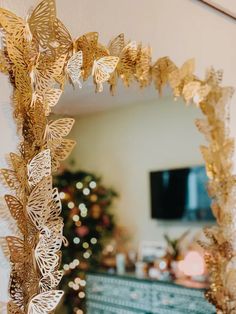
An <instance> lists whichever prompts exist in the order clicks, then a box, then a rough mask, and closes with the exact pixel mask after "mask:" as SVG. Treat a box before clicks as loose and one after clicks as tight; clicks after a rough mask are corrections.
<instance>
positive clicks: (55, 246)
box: [35, 235, 62, 277]
mask: <svg viewBox="0 0 236 314" xmlns="http://www.w3.org/2000/svg"><path fill="white" fill-rule="evenodd" d="M61 245H62V238H61V236H55V237H52V236H51V237H50V238H48V237H47V236H44V235H41V237H40V239H39V242H38V244H37V246H36V249H35V259H36V262H37V265H38V267H39V270H40V272H41V274H42V275H43V276H44V277H45V276H48V275H49V274H51V273H52V272H54V271H55V269H56V268H57V266H58V264H59V255H58V254H57V253H58V252H59V251H60V248H61Z"/></svg>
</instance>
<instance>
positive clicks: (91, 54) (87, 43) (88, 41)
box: [77, 32, 98, 81]
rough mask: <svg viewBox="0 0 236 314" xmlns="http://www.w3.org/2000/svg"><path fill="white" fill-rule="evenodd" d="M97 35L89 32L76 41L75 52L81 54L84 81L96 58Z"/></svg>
mask: <svg viewBox="0 0 236 314" xmlns="http://www.w3.org/2000/svg"><path fill="white" fill-rule="evenodd" d="M97 50H98V33H97V32H90V33H87V34H84V35H82V36H81V37H79V38H78V40H77V51H82V53H83V66H82V71H83V80H84V81H86V80H87V79H88V77H89V76H90V74H91V72H92V68H93V62H94V60H95V58H96V57H98V55H97V53H98V51H97Z"/></svg>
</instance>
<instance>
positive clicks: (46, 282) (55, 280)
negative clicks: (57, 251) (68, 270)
mask: <svg viewBox="0 0 236 314" xmlns="http://www.w3.org/2000/svg"><path fill="white" fill-rule="evenodd" d="M62 276H63V271H62V270H58V271H55V272H54V273H51V274H50V275H48V276H45V277H43V278H42V279H41V280H40V282H39V287H40V292H46V291H49V290H52V289H55V288H56V287H57V286H58V285H59V283H60V281H61V279H62Z"/></svg>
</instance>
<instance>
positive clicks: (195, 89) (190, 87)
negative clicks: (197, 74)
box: [183, 81, 211, 105]
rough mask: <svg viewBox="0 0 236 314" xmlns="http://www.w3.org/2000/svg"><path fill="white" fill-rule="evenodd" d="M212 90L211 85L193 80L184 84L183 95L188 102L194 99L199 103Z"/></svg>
mask: <svg viewBox="0 0 236 314" xmlns="http://www.w3.org/2000/svg"><path fill="white" fill-rule="evenodd" d="M210 90H211V86H210V85H208V84H204V85H202V83H201V82H200V81H192V82H190V83H188V84H186V85H185V86H184V88H183V97H184V100H185V101H186V103H187V104H188V103H189V102H190V101H191V100H193V102H194V103H195V104H196V105H198V104H199V103H200V102H202V101H203V100H204V99H205V98H206V97H207V95H208V94H209V92H210Z"/></svg>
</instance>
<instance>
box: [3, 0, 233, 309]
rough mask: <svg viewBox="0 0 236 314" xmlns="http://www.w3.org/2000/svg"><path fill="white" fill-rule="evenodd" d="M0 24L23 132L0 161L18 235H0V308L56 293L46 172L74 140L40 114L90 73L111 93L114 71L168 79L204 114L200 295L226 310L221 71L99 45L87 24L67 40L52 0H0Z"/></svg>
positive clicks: (229, 240)
mask: <svg viewBox="0 0 236 314" xmlns="http://www.w3.org/2000/svg"><path fill="white" fill-rule="evenodd" d="M0 31H1V38H2V47H1V50H0V71H1V72H3V73H5V74H8V75H9V78H10V82H11V84H12V85H13V105H14V113H15V118H16V121H17V124H18V127H19V134H20V135H21V136H22V141H21V143H20V146H19V152H18V153H17V154H15V153H11V154H10V158H9V162H10V168H9V169H1V176H2V178H3V180H4V181H5V183H6V184H7V186H8V187H9V188H10V190H11V191H12V193H13V195H5V201H6V205H7V207H8V208H9V213H10V215H11V219H13V220H14V222H15V224H16V225H17V227H18V236H8V237H7V238H6V239H5V240H6V242H4V239H0V240H1V245H2V248H3V249H4V252H5V253H6V254H8V255H9V259H10V262H11V265H12V272H11V278H10V288H9V291H10V297H11V300H10V302H9V303H8V306H7V311H8V313H9V314H23V313H28V314H47V313H53V312H54V309H55V307H56V306H57V304H58V302H59V301H60V299H61V297H62V294H63V292H62V291H60V290H57V288H56V287H57V285H58V284H59V282H60V280H61V277H62V271H60V270H59V266H60V259H61V255H60V254H61V253H60V248H61V245H62V243H63V242H66V240H65V239H64V238H63V220H62V218H61V217H60V213H61V202H60V198H59V195H58V190H57V189H56V188H53V187H52V173H53V172H54V171H56V170H57V169H58V167H59V165H60V162H61V161H63V160H65V159H66V158H67V157H68V155H69V154H70V152H71V150H72V149H73V147H74V145H75V142H74V141H73V140H70V139H67V138H66V137H67V135H68V134H69V133H70V130H71V128H72V126H73V123H74V120H73V119H70V118H65V119H59V120H55V121H48V119H47V116H48V115H49V113H50V111H51V108H52V107H53V106H55V105H56V104H57V102H58V101H59V99H60V96H61V94H62V91H63V88H64V86H65V84H66V82H67V81H69V82H70V83H71V84H73V85H75V84H78V85H79V87H81V86H82V83H81V80H84V81H85V80H87V79H88V78H89V76H91V75H92V77H93V80H94V83H95V85H96V91H98V92H101V91H102V90H103V84H104V83H105V82H108V84H109V85H110V90H111V92H112V93H114V92H115V88H116V85H117V82H118V79H121V80H122V81H123V83H124V84H125V85H126V86H129V85H130V84H131V83H132V82H134V81H137V82H138V84H139V85H140V87H141V88H142V87H146V86H148V85H150V84H151V82H153V83H154V85H155V87H156V89H157V90H158V91H159V93H161V92H162V90H163V88H164V87H165V85H167V84H169V85H170V86H171V88H172V90H173V94H174V97H179V96H181V97H183V99H184V100H185V101H186V103H189V102H193V103H194V104H196V105H197V106H199V108H200V109H201V111H202V112H203V114H204V115H205V119H201V120H198V121H197V123H196V124H197V127H198V128H199V130H200V131H201V132H202V133H203V134H205V137H206V139H207V141H208V142H209V145H208V146H202V147H201V151H202V154H203V157H204V159H205V161H206V169H207V174H208V176H209V178H210V181H209V187H208V189H209V193H210V195H211V196H212V198H213V203H212V210H213V213H214V215H215V216H216V219H217V222H218V227H216V228H212V229H209V230H207V232H206V237H207V239H208V241H207V242H206V243H202V246H204V248H205V249H206V252H207V258H206V260H207V264H208V266H209V269H210V270H211V280H212V281H211V282H212V283H211V286H210V289H209V291H208V294H207V297H208V299H209V300H210V301H211V302H213V303H214V304H215V305H216V308H217V310H220V311H222V312H223V313H232V312H230V311H232V301H233V300H236V295H235V296H234V295H233V294H232V291H231V292H229V286H230V285H231V286H232V281H231V282H229V281H227V279H225V278H232V276H229V275H228V276H227V274H226V272H229V271H230V274H231V275H232V272H234V273H235V274H236V270H235V269H234V267H235V266H234V265H235V263H232V261H231V259H232V258H234V256H236V252H235V251H234V249H233V248H234V247H236V246H235V242H234V241H235V238H236V237H235V232H236V218H235V217H236V213H235V209H234V204H235V201H236V192H235V177H234V176H233V175H232V154H233V151H234V141H233V140H232V139H231V138H230V137H229V132H228V125H227V121H228V120H227V118H228V111H227V110H228V109H227V108H228V107H227V104H228V101H229V99H230V97H231V96H232V89H231V88H228V87H225V88H224V87H221V86H220V83H221V80H222V72H221V71H214V70H213V69H210V70H209V71H208V72H207V74H206V77H205V79H204V80H200V79H199V78H198V77H196V76H195V74H194V71H195V64H194V60H193V59H190V60H188V61H187V62H185V63H184V64H183V66H182V67H180V68H178V67H177V66H176V65H175V64H174V63H173V62H172V61H171V60H170V59H169V58H168V57H164V58H160V59H158V60H157V61H156V62H155V63H154V64H152V60H151V49H150V48H149V47H144V46H142V45H141V44H137V43H136V42H133V41H130V42H126V41H125V39H124V35H123V34H120V35H118V36H117V37H116V38H114V39H113V40H112V41H111V42H110V43H109V44H108V46H107V47H106V46H103V45H102V44H100V43H99V42H98V33H96V32H91V33H87V34H85V35H82V36H80V37H78V38H77V39H75V40H74V39H72V38H71V35H70V33H69V32H68V30H67V29H66V27H65V26H64V25H63V23H62V22H61V21H60V20H59V19H58V18H57V16H56V8H55V1H54V0H43V1H41V2H40V3H39V5H38V6H37V7H36V8H35V9H34V10H33V11H32V12H31V13H30V14H29V16H28V17H27V19H26V20H24V19H22V18H20V17H18V16H16V15H15V14H13V13H11V12H9V11H7V10H5V9H3V8H1V9H0ZM0 215H1V217H2V218H3V219H6V217H8V218H9V219H10V217H9V214H8V213H7V212H6V211H3V210H0ZM229 265H231V266H229ZM232 265H233V266H232Z"/></svg>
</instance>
